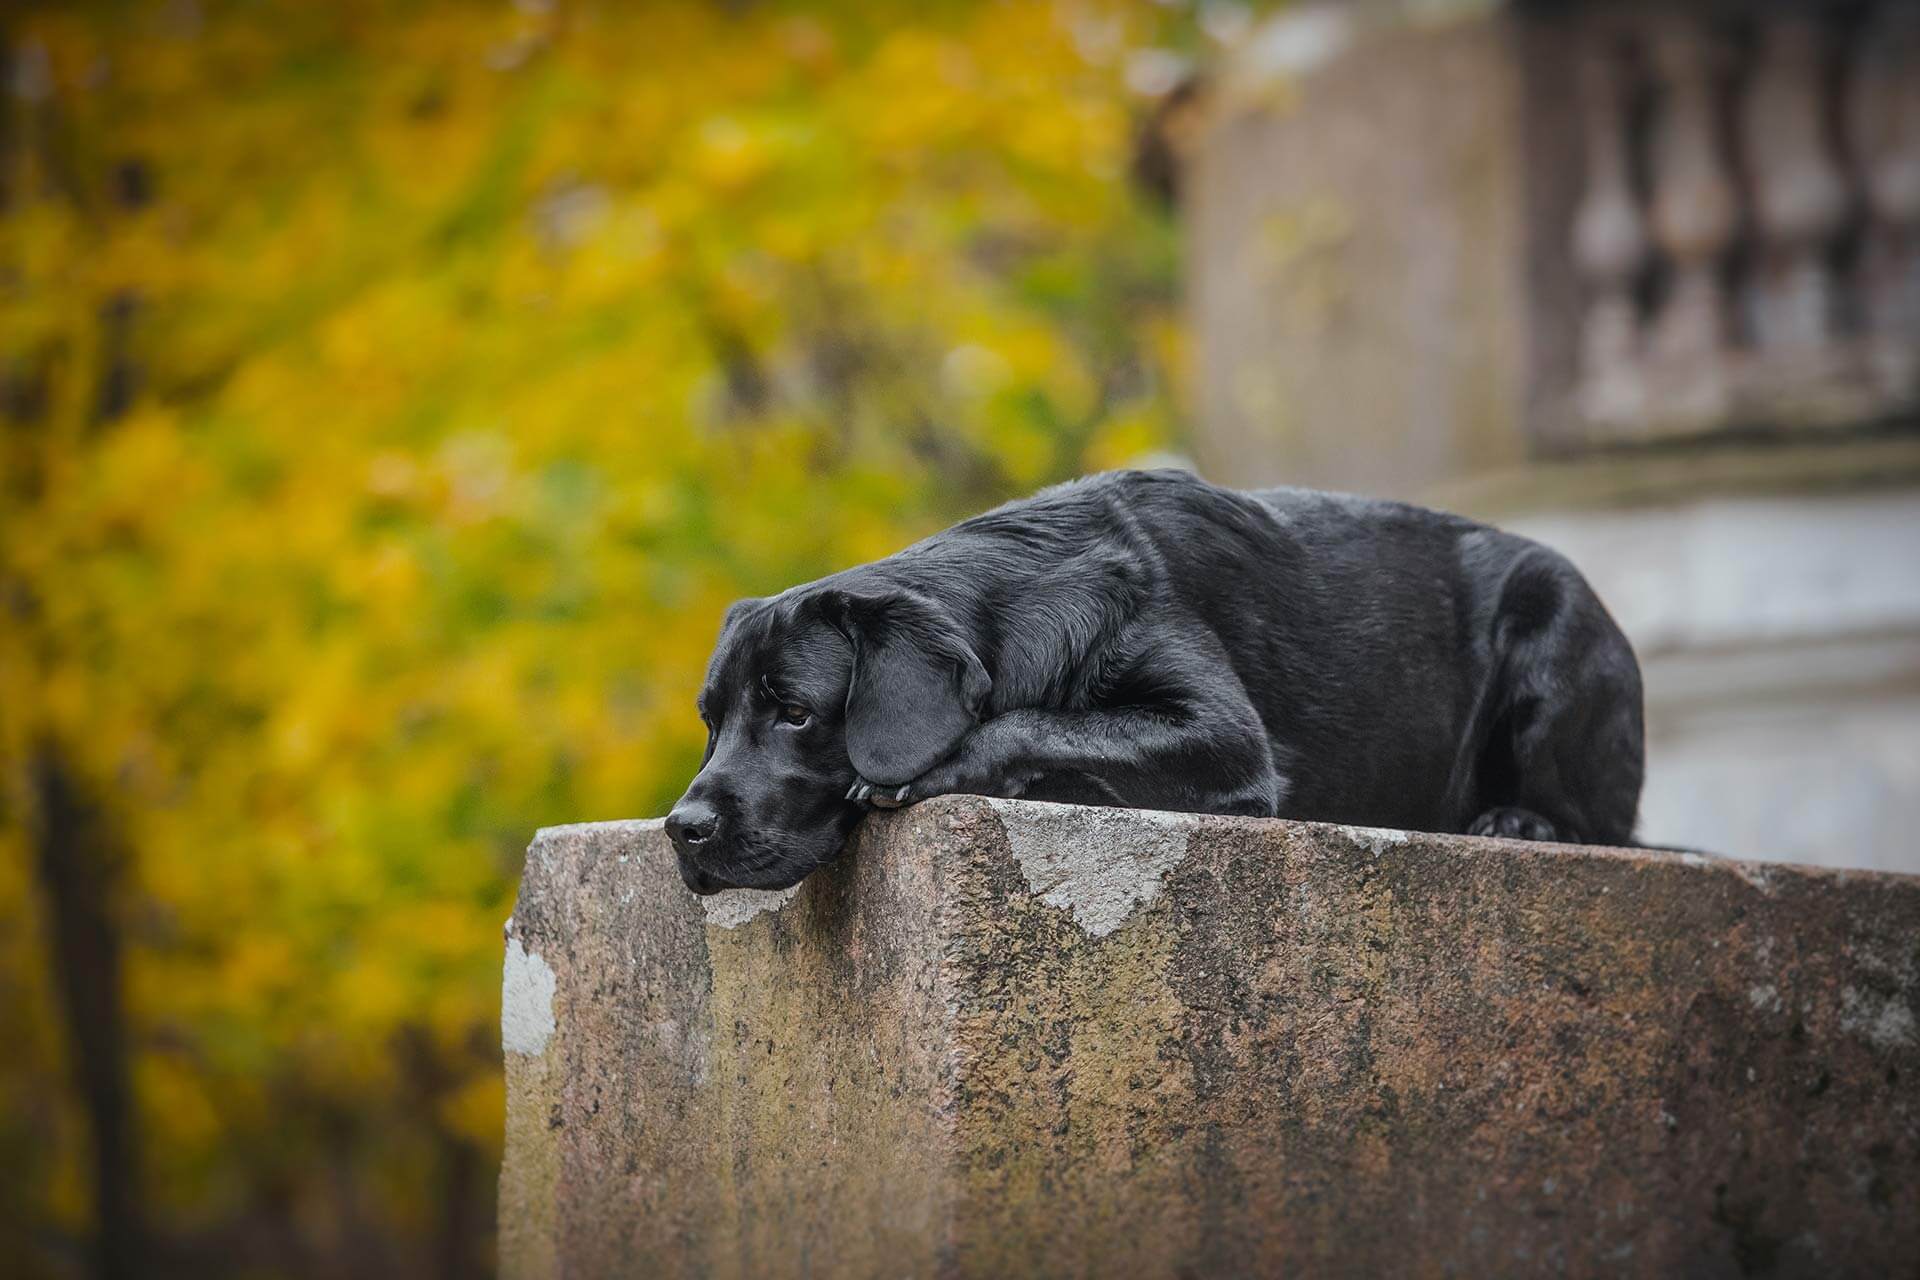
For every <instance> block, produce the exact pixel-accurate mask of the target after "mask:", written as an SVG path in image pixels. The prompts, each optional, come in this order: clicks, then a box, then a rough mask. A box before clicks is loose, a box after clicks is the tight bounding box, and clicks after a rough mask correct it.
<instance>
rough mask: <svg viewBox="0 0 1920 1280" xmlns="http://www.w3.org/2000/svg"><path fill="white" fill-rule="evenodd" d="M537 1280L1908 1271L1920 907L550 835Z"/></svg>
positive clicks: (1912, 901)
mask: <svg viewBox="0 0 1920 1280" xmlns="http://www.w3.org/2000/svg"><path fill="white" fill-rule="evenodd" d="M508 938H509V942H508V961H507V969H506V982H505V991H506V1001H507V1004H506V1008H505V1010H504V1016H503V1027H504V1030H505V1033H506V1042H507V1049H508V1052H507V1073H508V1132H507V1160H506V1167H505V1170H504V1172H503V1174H502V1178H501V1232H500V1239H501V1249H502V1255H503V1256H502V1263H503V1270H504V1271H505V1273H506V1274H507V1275H508V1276H512V1277H544V1276H560V1275H564V1276H571V1277H597V1276H609V1275H633V1276H641V1275H647V1276H651V1275H669V1276H671V1275H711V1276H741V1277H758V1276H804V1275H812V1276H840V1275H846V1276H883V1275H884V1276H943V1275H951V1276H1009V1275H1035V1274H1039V1275H1072V1276H1118V1275H1126V1276H1239V1275H1254V1274H1267V1275H1276V1274H1282V1273H1285V1274H1311V1275H1342V1276H1347V1275H1350V1276H1374V1275H1433V1276H1443V1275H1460V1276H1481V1275H1511V1274H1572V1275H1591V1274H1601V1273H1604V1274H1608V1275H1644V1276H1669V1275H1687V1276H1717V1275H1727V1276H1734V1275H1742V1274H1768V1275H1805V1276H1840V1275H1861V1276H1869V1275H1871V1276H1879V1275H1894V1274H1899V1275H1908V1274H1912V1272H1913V1269H1914V1265H1915V1259H1916V1258H1920V1093H1917V1090H1920V1028H1917V1027H1916V1017H1915V1015H1916V1011H1920V879H1914V878H1910V877H1901V876H1893V875H1886V874H1875V873H1863V872H1841V871H1816V870H1808V869H1803V868H1797V867H1786V866H1778V865H1770V866H1760V865H1747V864H1741V863H1736V862H1719V861H1707V860H1703V859H1699V858H1694V857H1682V856H1678V855H1668V854H1658V853H1643V852H1622V851H1612V850H1593V849H1574V848H1562V847H1553V846H1535V845H1523V844H1515V843H1508V842H1502V841H1476V840H1467V839H1461V838H1455V837H1434V836H1423V835H1403V834H1401V833H1397V832H1377V831H1364V830H1353V829H1347V828H1339V827H1327V826H1316V825H1311V824H1301V823H1289V822H1271V821H1252V820H1243V819H1227V818H1201V817H1182V816H1169V815H1156V814H1137V813H1122V812H1116V811H1110V810H1096V809H1071V808H1063V807H1058V806H1044V805H1029V804H1016V803H1003V802H994V801H985V800H978V799H971V798H961V797H955V798H948V799H944V800H938V801H933V802H930V803H927V804H923V805H920V806H917V807H915V808H912V809H909V810H905V811H902V812H900V813H897V814H892V815H883V816H880V817H877V818H876V819H874V820H872V821H870V822H869V823H868V824H867V826H866V827H865V828H864V829H863V830H862V832H861V833H860V835H859V836H858V837H857V838H856V841H855V845H854V847H853V848H852V849H850V850H849V854H848V856H847V857H845V858H843V859H842V861H841V862H840V863H839V864H838V865H837V866H835V867H833V868H830V869H828V870H827V871H825V872H822V873H821V874H819V875H816V876H815V877H814V878H813V879H812V880H810V881H808V882H807V883H806V884H805V885H803V886H802V887H801V889H800V890H799V891H798V892H797V893H794V894H791V895H786V896H784V897H783V896H778V895H768V896H766V897H764V898H760V899H751V900H743V899H741V898H739V897H738V896H736V895H726V894H723V895H720V896H719V897H717V898H713V899H708V900H705V901H704V902H702V901H698V900H695V899H693V898H691V897H690V896H689V895H687V893H686V892H685V891H684V890H683V889H682V888H681V887H680V884H679V882H678V879H677V877H676V876H675V875H674V873H673V870H672V864H671V857H670V854H669V851H668V849H667V846H666V842H665V840H664V838H663V837H662V836H661V834H660V831H659V828H658V824H656V823H616V824H606V825H598V826H584V827H567V828H559V829H556V830H551V831H547V832H543V833H542V834H541V836H540V837H539V838H538V839H537V840H536V841H535V842H534V845H533V848H532V849H531V850H530V851H529V854H528V859H527V870H526V878H525V882H524V884H523V886H522V889H521V895H520V902H519V907H518V910H517V911H516V913H515V916H514V919H513V921H512V922H511V923H510V924H509V926H508Z"/></svg>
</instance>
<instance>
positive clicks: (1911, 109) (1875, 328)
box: [1847, 0, 1920, 397]
mask: <svg viewBox="0 0 1920 1280" xmlns="http://www.w3.org/2000/svg"><path fill="white" fill-rule="evenodd" d="M1847 105H1848V111H1847V124H1848V129H1849V132H1850V135H1851V141H1852V144H1853V152H1854V156H1855V158H1856V159H1857V160H1858V162H1859V165H1860V176H1861V180H1862V185H1863V186H1864V188H1865V194H1866V200H1867V209H1868V213H1869V218H1868V223H1867V236H1866V243H1865V245H1864V246H1863V252H1862V254H1861V261H1860V273H1861V275H1860V278H1861V291H1862V294H1863V296H1864V301H1865V304H1866V305H1865V310H1866V320H1867V329H1868V342H1869V344H1870V349H1871V351H1872V353H1873V359H1874V366H1875V371H1876V373H1877V375H1878V377H1879V380H1880V382H1881V385H1882V389H1883V390H1885V391H1887V392H1888V393H1890V394H1892V395H1895V396H1901V397H1905V396H1912V395H1916V394H1920V8H1916V7H1915V6H1914V5H1912V4H1910V3H1902V2H1897V0H1887V3H1883V4H1881V5H1880V6H1879V8H1878V11H1877V12H1876V13H1875V15H1874V17H1873V20H1872V21H1871V23H1870V24H1869V26H1868V27H1867V29H1866V31H1865V32H1864V33H1863V36H1862V38H1861V41H1860V45H1859V52H1858V60H1857V62H1856V64H1855V67H1854V77H1853V92H1852V94H1851V98H1850V101H1849V102H1848V104H1847Z"/></svg>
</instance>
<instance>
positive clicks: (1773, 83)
mask: <svg viewBox="0 0 1920 1280" xmlns="http://www.w3.org/2000/svg"><path fill="white" fill-rule="evenodd" d="M1825 53H1826V40H1825V33H1824V31H1823V30H1822V28H1821V26H1820V24H1819V23H1818V22H1817V21H1816V20H1815V19H1814V18H1813V17H1812V16H1811V15H1808V14H1805V13H1791V14H1783V15H1780V16H1778V17H1776V18H1774V19H1772V20H1771V21H1768V22H1766V23H1765V24H1764V25H1763V28H1762V32H1761V47H1760V55H1759V59H1758V63H1757V65H1756V68H1755V72H1754V80H1753V88H1752V91H1751V92H1750V93H1749V94H1748V95H1747V99H1746V103H1745V106H1744V109H1743V110H1742V111H1741V113H1740V125H1741V130H1742V133H1743V134H1744V140H1745V143H1746V151H1747V157H1748V160H1749V163H1750V165H1751V167H1752V171H1753V198H1754V216H1755V223H1756V228H1755V229H1756V231H1757V233H1758V239H1759V256H1758V261H1757V263H1756V268H1757V269H1756V271H1755V273H1754V279H1753V282H1752V284H1753V320H1754V335H1755V337H1756V338H1757V339H1758V340H1759V344H1760V346H1761V347H1762V349H1763V350H1766V351H1771V352H1778V351H1792V352H1800V353H1816V352H1830V351H1831V348H1830V346H1829V344H1830V343H1831V341H1832V338H1833V323H1834V293H1833V279H1832V269H1831V266H1830V264H1829V257H1830V255H1831V253H1832V251H1833V247H1834V242H1835V240H1836V239H1837V238H1838V236H1839V235H1840V232H1841V229H1842V224H1843V222H1844V220H1845V218H1846V216H1847V189H1846V185H1845V182H1844V181H1843V179H1842V176H1841V173H1840V168H1839V164H1838V162H1837V160H1836V158H1835V157H1834V155H1833V154H1832V151H1831V148H1830V144H1829V141H1828V138H1827V134H1826V129H1825V127H1824V126H1825V116H1824V115H1823V112H1822V107H1823V103H1822V102H1821V97H1822V93H1821V80H1822V74H1823V65H1822V64H1823V60H1824V56H1825Z"/></svg>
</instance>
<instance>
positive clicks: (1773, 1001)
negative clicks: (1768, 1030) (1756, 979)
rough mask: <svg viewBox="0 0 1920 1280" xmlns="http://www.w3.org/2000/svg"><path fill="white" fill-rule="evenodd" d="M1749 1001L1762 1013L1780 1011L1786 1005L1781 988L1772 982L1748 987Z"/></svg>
mask: <svg viewBox="0 0 1920 1280" xmlns="http://www.w3.org/2000/svg"><path fill="white" fill-rule="evenodd" d="M1747 1003H1748V1004H1750V1005H1752V1006H1753V1007H1754V1008H1756V1009H1758V1010H1760V1011H1761V1012H1762V1013H1778V1012H1780V1010H1781V1009H1783V1008H1785V1007H1786V1006H1785V1004H1784V1003H1783V1002H1782V1001H1781V999H1780V989H1779V988H1778V987H1776V986H1774V985H1773V984H1772V983H1771V982H1762V983H1759V984H1757V985H1755V986H1751V987H1748V988H1747Z"/></svg>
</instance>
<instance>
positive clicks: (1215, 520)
mask: <svg viewBox="0 0 1920 1280" xmlns="http://www.w3.org/2000/svg"><path fill="white" fill-rule="evenodd" d="M782 707H787V708H788V710H787V711H785V712H783V711H782V710H781V708H782ZM700 709H701V714H702V717H703V718H704V719H705V720H706V722H707V725H708V727H709V730H710V736H709V739H708V745H707V756H706V761H705V763H704V764H703V765H702V767H701V769H700V773H699V776H698V777H696V778H695V779H694V781H693V785H692V786H691V787H690V788H688V790H687V794H686V795H685V796H684V797H683V798H682V799H681V801H680V802H679V804H677V805H676V806H675V807H674V811H673V813H672V814H671V815H670V816H669V818H668V830H669V832H670V833H671V834H672V836H673V838H674V842H675V844H676V846H677V847H678V849H679V852H680V868H681V874H682V876H683V877H684V878H685V880H686V882H687V884H688V886H689V887H690V888H692V889H693V890H694V891H695V892H699V893H711V892H714V891H715V890H718V889H722V888H727V887H733V886H753V887H759V888H782V887H785V886H787V885H790V884H794V883H796V882H797V881H799V880H800V878H801V877H803V876H805V875H806V874H807V873H808V872H809V871H811V870H813V869H814V868H815V867H816V866H818V865H820V864H821V863H823V862H825V861H827V860H829V859H831V858H832V857H833V856H834V854H835V853H836V852H837V851H838V850H839V848H840V846H841V844H842V843H843V842H844V840H845V839H846V837H847V835H848V834H849V833H850V832H851V831H852V829H853V827H854V826H855V825H856V824H857V823H858V821H859V819H860V818H861V816H862V815H863V814H864V813H865V812H866V811H867V809H868V807H869V806H870V805H872V804H887V805H893V804H903V803H912V802H913V801H915V800H918V799H922V798H924V797H927V796H933V795H941V794H946V793H951V792H969V793H974V794H979V795H992V796H1025V797H1028V798H1031V799H1039V800H1060V801H1071V802H1076V803H1085V804H1110V805H1124V806H1131V807H1136V808H1152V809H1173V810H1186V811H1192V812H1200V813H1239V814H1260V815H1278V816H1284V817H1291V818H1312V819H1321V820H1326V821H1333V822H1348V823H1360V824H1365V825H1370V826H1386V827H1405V828H1412V829H1418V830H1425V831H1464V832H1472V833H1475V834H1484V835H1504V836H1517V837H1520V838H1523V839H1534V840H1553V839H1558V840H1565V841H1580V842H1594V843H1608V844H1617V843H1624V842H1626V841H1628V840H1630V839H1631V837H1632V833H1633V824H1634V813H1635V810H1636V808H1637V806H1638V804H1639V796H1640V782H1641V773H1642V745H1641V711H1640V672H1639V667H1638V665H1637V664H1636V663H1635V661H1634V657H1633V651H1632V649H1631V648H1629V647H1628V644H1627V641H1626V639H1625V638H1624V637H1623V636H1622V635H1621V634H1620V631H1619V629H1618V628H1617V627H1616V626H1615V625H1614V623H1613V620H1612V619H1611V618H1610V617H1608V616H1607V612H1606V610H1605V608H1603V607H1602V606H1601V604H1600V601H1599V600H1598V598H1596V597H1595V596H1594V594H1593V591H1592V590H1591V589H1590V588H1589V587H1588V586H1587V584H1586V581H1585V580H1584V579H1583V578H1581V576H1580V574H1579V573H1578V572H1577V571H1576V570H1575V569H1574V568H1573V566H1572V565H1571V564H1569V563H1568V562H1567V561H1566V560H1565V559H1563V558H1562V557H1560V556H1559V555H1557V554H1556V553H1554V552H1552V551H1550V550H1548V549H1546V548H1545V547H1542V546H1540V545H1538V544H1537V543H1533V542H1529V541H1528V540H1527V539H1525V538H1521V537H1517V536H1514V535H1512V534H1507V533H1502V532H1500V531H1498V530H1495V529H1490V528H1487V527H1485V526H1483V525H1479V524H1475V523H1474V522H1472V521H1470V520H1466V519H1463V518H1461V517H1458V516H1451V515H1445V514H1442V513H1439V512H1434V511H1427V510H1424V509H1422V508H1419V507H1413V506H1408V505H1405V504H1403V503H1395V502H1378V501H1371V500H1367V499H1362V498H1352V497H1346V496H1342V495H1337V494H1326V493H1315V492H1311V491H1308V490H1300V489H1277V490H1268V491H1264V492H1259V493H1239V492H1235V491H1233V490H1229V489H1221V488H1217V487H1215V486H1213V485H1210V484H1207V483H1205V482H1204V481H1201V480H1198V479H1196V478H1194V477H1193V476H1190V475H1187V474H1185V473H1183V472H1177V471H1155V472H1117V473H1114V474H1110V475H1101V476H1095V477H1092V478H1089V479H1086V480H1080V481H1075V482H1073V483H1070V484H1064V485H1060V486H1058V487H1056V488H1052V489H1048V490H1046V491H1044V492H1042V493H1039V494H1037V495H1035V496H1034V497H1032V498H1028V499H1026V500H1024V501H1020V502H1014V503H1009V504H1008V505H1006V506H1004V507H1001V508H999V509H997V510H994V511H990V512H988V513H986V514H985V515H981V516H976V517H975V518H973V519H971V520H967V521H965V522H963V523H961V524H959V525H956V526H954V527H953V528H951V529H948V530H947V531H945V532H944V533H940V534H936V535H935V536H933V537H931V538H928V539H927V540H926V541H924V542H920V543H917V544H915V545H914V546H911V547H908V548H907V549H906V550H904V551H901V552H899V553H898V554H897V555H893V556H889V557H887V558H886V559H885V560H880V561H877V562H875V563H873V564H868V565H861V566H859V567H858V568H854V569H848V570H846V571H845V572H842V573H836V574H834V575H832V576H831V577H828V578H822V579H821V580H820V581H818V582H813V583H809V584H807V585H805V586H799V587H794V588H793V589H791V590H788V591H784V592H782V593H781V594H779V595H777V596H774V597H772V598H771V599H766V600H747V601H742V602H741V603H739V604H736V605H735V606H733V608H732V609H730V610H729V611H728V613H727V618H726V621H725V623H724V624H723V625H722V627H721V632H720V640H719V644H718V646H717V647H716V649H715V652H714V655H713V661H712V664H711V666H710V668H709V670H708V674H707V683H706V687H705V688H704V689H703V691H702V692H701V695H700ZM802 711H804V712H805V716H804V718H803V717H801V716H800V714H799V713H800V712H802Z"/></svg>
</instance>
